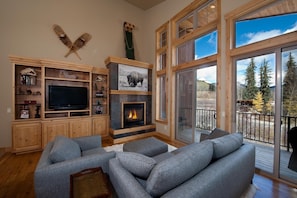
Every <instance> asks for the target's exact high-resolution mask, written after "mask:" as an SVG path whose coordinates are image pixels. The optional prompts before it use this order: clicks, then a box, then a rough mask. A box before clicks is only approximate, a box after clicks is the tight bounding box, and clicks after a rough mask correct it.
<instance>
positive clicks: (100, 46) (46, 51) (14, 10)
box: [0, 0, 145, 148]
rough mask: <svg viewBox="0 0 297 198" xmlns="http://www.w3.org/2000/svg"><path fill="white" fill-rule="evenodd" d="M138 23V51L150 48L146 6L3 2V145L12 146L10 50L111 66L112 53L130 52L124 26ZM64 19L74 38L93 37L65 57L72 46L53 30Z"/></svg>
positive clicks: (78, 0) (106, 1)
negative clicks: (144, 38) (144, 37)
mask: <svg viewBox="0 0 297 198" xmlns="http://www.w3.org/2000/svg"><path fill="white" fill-rule="evenodd" d="M124 21H128V22H130V23H133V24H135V25H136V30H135V34H134V36H135V37H134V39H135V47H136V53H135V54H136V57H137V59H139V60H142V59H144V57H145V54H144V53H140V52H141V50H142V49H143V48H144V45H143V43H142V39H141V38H142V35H143V34H144V33H143V31H144V27H145V24H144V23H143V21H144V11H143V10H141V9H139V8H136V7H135V6H132V5H131V4H128V3H126V1H123V0H88V1H82V0H63V1H61V0H43V1H36V0H26V1H20V0H4V1H1V6H0V26H1V37H0V82H1V83H0V90H1V102H0V118H1V119H0V126H1V129H0V148H2V147H10V146H11V127H10V121H11V117H12V115H11V113H8V112H7V111H8V110H9V109H11V108H12V104H11V87H12V85H11V76H12V74H11V73H12V70H11V64H10V62H9V60H8V55H11V54H12V55H17V56H25V57H32V58H46V59H53V60H62V61H69V62H75V63H84V64H90V65H93V66H97V67H105V64H104V60H105V59H106V58H107V57H108V56H119V57H124V56H125V50H124V40H123V31H122V26H123V22H124ZM53 24H59V25H60V26H61V27H62V28H63V29H64V31H65V32H66V33H67V34H68V36H69V37H70V39H71V40H72V41H74V40H75V39H76V38H78V37H79V36H80V35H81V34H82V33H84V32H88V33H90V34H91V35H92V39H91V40H90V41H89V43H87V45H86V46H85V47H84V48H83V49H81V50H79V51H78V54H79V55H80V56H81V58H82V60H79V59H78V58H77V57H76V56H75V55H74V54H71V55H70V56H69V57H68V58H64V55H65V54H66V52H67V48H66V47H65V46H64V45H63V44H62V42H60V41H59V40H58V38H57V37H56V35H55V33H54V32H53V30H52V26H53Z"/></svg>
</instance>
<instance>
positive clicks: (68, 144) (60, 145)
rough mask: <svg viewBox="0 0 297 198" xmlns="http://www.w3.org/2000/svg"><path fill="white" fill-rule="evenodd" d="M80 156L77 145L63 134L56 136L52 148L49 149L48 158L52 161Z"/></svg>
mask: <svg viewBox="0 0 297 198" xmlns="http://www.w3.org/2000/svg"><path fill="white" fill-rule="evenodd" d="M80 156H81V150H80V147H79V145H78V144H77V143H76V142H75V141H73V140H71V139H69V138H67V137H64V136H56V138H55V140H54V145H53V148H52V149H51V151H50V154H49V159H50V160H51V162H52V163H57V162H62V161H65V160H70V159H74V158H77V157H80Z"/></svg>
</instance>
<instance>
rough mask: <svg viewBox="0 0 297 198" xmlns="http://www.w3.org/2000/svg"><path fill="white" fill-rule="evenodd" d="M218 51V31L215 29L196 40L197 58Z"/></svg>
mask: <svg viewBox="0 0 297 198" xmlns="http://www.w3.org/2000/svg"><path fill="white" fill-rule="evenodd" d="M217 52H218V37H217V31H213V32H211V33H209V34H206V35H204V36H202V37H200V38H198V39H196V40H195V60H197V59H200V58H204V57H206V56H210V55H214V54H216V53H217Z"/></svg>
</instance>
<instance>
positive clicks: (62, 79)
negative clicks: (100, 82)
mask: <svg viewBox="0 0 297 198" xmlns="http://www.w3.org/2000/svg"><path fill="white" fill-rule="evenodd" d="M45 80H57V81H69V82H71V81H72V82H87V83H89V82H90V81H89V80H81V79H70V78H57V77H45Z"/></svg>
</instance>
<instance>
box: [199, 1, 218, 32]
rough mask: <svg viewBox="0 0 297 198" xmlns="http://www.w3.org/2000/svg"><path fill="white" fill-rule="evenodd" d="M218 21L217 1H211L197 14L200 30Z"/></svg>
mask: <svg viewBox="0 0 297 198" xmlns="http://www.w3.org/2000/svg"><path fill="white" fill-rule="evenodd" d="M216 19H217V1H211V2H209V3H208V4H207V5H206V6H204V7H202V8H201V9H199V10H198V12H197V21H198V28H200V27H203V26H205V25H207V24H209V23H210V22H212V21H214V20H216Z"/></svg>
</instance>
